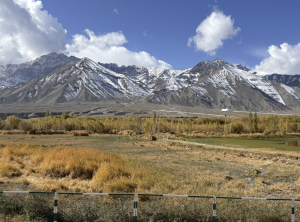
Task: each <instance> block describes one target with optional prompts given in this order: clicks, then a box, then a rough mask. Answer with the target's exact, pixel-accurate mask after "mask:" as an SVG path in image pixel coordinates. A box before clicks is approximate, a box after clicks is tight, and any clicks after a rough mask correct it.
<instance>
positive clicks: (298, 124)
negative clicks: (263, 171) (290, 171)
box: [0, 113, 300, 136]
mask: <svg viewBox="0 0 300 222" xmlns="http://www.w3.org/2000/svg"><path fill="white" fill-rule="evenodd" d="M225 122H226V124H225ZM16 129H19V130H21V131H23V132H29V133H32V134H33V133H55V132H56V133H63V132H66V131H69V132H70V131H77V132H80V131H82V132H89V133H111V134H117V133H119V132H121V131H124V130H127V131H126V132H127V134H128V133H129V132H131V135H133V134H141V133H157V132H160V133H166V132H176V133H187V134H191V133H196V134H197V133H198V134H205V135H217V136H220V135H223V134H229V133H232V134H252V133H261V134H264V135H269V134H281V135H284V134H286V133H300V117H299V116H261V117H259V116H257V115H256V113H255V114H254V115H252V113H250V114H249V116H245V117H235V118H226V120H225V118H224V117H219V118H216V117H210V118H179V119H175V118H170V117H168V118H156V114H155V113H154V116H153V118H138V117H128V118H116V117H102V118H93V117H88V116H87V117H75V116H73V115H72V114H67V113H64V114H62V115H61V116H49V115H47V116H46V117H45V118H43V119H41V118H36V119H30V120H28V121H23V120H21V119H19V118H17V117H15V116H10V117H8V118H7V119H6V120H5V121H2V120H0V130H5V131H6V133H7V134H9V131H10V130H16ZM132 132H133V134H132ZM19 133H21V132H19Z"/></svg>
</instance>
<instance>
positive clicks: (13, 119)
mask: <svg viewBox="0 0 300 222" xmlns="http://www.w3.org/2000/svg"><path fill="white" fill-rule="evenodd" d="M5 121H6V122H7V123H8V124H9V125H10V126H11V127H12V128H13V129H18V126H19V123H20V122H21V121H22V120H21V119H20V118H18V117H15V116H9V117H7V118H6V120H5Z"/></svg>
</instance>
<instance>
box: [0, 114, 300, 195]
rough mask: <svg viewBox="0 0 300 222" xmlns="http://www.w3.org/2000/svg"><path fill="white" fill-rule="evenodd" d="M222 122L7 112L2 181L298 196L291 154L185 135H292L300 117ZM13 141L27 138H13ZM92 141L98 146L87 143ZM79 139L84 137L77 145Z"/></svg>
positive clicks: (0, 151)
mask: <svg viewBox="0 0 300 222" xmlns="http://www.w3.org/2000/svg"><path fill="white" fill-rule="evenodd" d="M226 122H227V124H226V125H225V119H224V118H189V119H185V118H182V119H172V118H159V119H157V118H156V117H155V116H154V117H153V118H135V117H130V118H125V119H121V118H115V117H107V118H91V117H74V116H72V115H71V114H70V115H69V114H66V113H64V114H63V115H61V116H46V118H44V119H39V118H37V119H30V120H28V121H23V120H20V119H18V118H16V117H14V116H11V117H8V118H7V119H6V120H5V121H0V128H2V129H3V130H2V135H1V137H2V139H4V138H5V139H4V140H5V141H4V142H2V144H1V148H0V158H1V165H0V177H1V178H0V180H1V181H4V182H5V181H10V182H12V183H19V184H24V185H28V184H29V185H30V187H31V189H38V190H48V191H54V190H60V191H73V192H74V191H75V192H79V191H83V192H139V193H177V194H193V195H221V196H226V195H227V196H260V197H267V196H276V197H295V196H297V192H298V191H299V189H300V182H299V181H300V179H299V178H300V175H299V173H298V172H300V171H299V170H300V167H299V165H300V163H299V162H298V159H299V157H300V155H298V153H297V152H294V153H289V154H287V153H286V152H284V151H282V152H270V151H262V150H260V149H244V148H243V147H239V148H230V147H228V146H227V147H221V146H219V147H217V146H215V145H206V144H201V145H199V143H197V142H194V143H191V142H188V141H184V140H190V141H192V140H193V139H192V138H198V137H201V138H209V137H224V129H225V132H226V133H227V134H228V133H231V138H233V137H236V136H239V137H240V136H245V135H251V136H255V135H256V136H260V137H264V136H265V137H267V136H269V134H278V135H279V134H280V135H284V134H286V133H294V134H295V133H299V131H300V123H299V122H300V117H298V116H286V117H282V116H281V117H277V116H272V117H257V116H256V115H252V114H251V115H249V116H248V117H238V118H227V120H226ZM27 133H28V134H36V135H28V134H27ZM99 133H100V134H99ZM104 133H110V134H116V135H113V136H112V135H111V136H108V135H106V134H104ZM153 133H155V136H154V135H151V134H153ZM43 134H50V135H43ZM60 134H62V135H61V137H59V136H60ZM101 134H102V135H103V136H101ZM41 135H42V136H41ZM72 135H73V136H74V137H73V139H70V138H72ZM88 135H89V136H88ZM82 136H83V137H82ZM86 136H88V137H86ZM187 136H188V137H187ZM54 137H55V139H54ZM108 137H112V138H113V140H110V143H109V145H107V144H108V143H103V144H101V142H99V141H101V140H102V139H103V140H106V139H107V138H108ZM42 138H43V139H42ZM52 138H53V139H52ZM57 138H58V139H57ZM19 139H20V140H21V139H22V140H24V139H26V142H25V141H24V142H23V141H22V142H23V143H17V141H18V140H19ZM170 139H177V140H178V139H181V140H182V141H177V142H176V141H172V142H170ZM48 140H49V141H48ZM96 140H97V141H98V142H97V145H95V144H94V142H93V143H91V142H89V141H96ZM128 140H129V141H128ZM156 140H157V141H156ZM28 141H30V143H29V142H28ZM79 141H85V143H83V144H80V146H79V145H78V143H79ZM50 142H51V143H50ZM294 143H295V144H296V142H293V143H292V142H286V144H287V145H289V144H294ZM105 144H106V145H105ZM297 145H298V142H297ZM78 147H80V149H77V148H78ZM82 147H88V148H82ZM74 148H76V149H74ZM99 149H100V150H99Z"/></svg>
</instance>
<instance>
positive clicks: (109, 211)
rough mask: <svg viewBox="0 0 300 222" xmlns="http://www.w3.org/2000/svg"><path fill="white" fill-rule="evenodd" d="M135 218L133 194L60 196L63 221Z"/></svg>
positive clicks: (61, 219) (60, 216) (60, 217)
mask: <svg viewBox="0 0 300 222" xmlns="http://www.w3.org/2000/svg"><path fill="white" fill-rule="evenodd" d="M132 218H133V196H132V195H131V196H127V195H126V196H125V195H113V196H98V195H95V196H94V195H68V194H63V195H59V197H58V220H57V221H63V222H77V221H78V222H90V221H95V222H98V221H107V222H110V221H114V222H118V221H119V222H123V221H124V222H127V221H132Z"/></svg>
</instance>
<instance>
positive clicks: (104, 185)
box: [0, 144, 155, 192]
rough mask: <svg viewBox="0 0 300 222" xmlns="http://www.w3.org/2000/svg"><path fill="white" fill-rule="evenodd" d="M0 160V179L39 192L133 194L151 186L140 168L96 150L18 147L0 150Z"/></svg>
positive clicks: (151, 178) (150, 178) (151, 181)
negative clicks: (30, 186) (83, 191)
mask: <svg viewBox="0 0 300 222" xmlns="http://www.w3.org/2000/svg"><path fill="white" fill-rule="evenodd" d="M0 160H1V163H2V164H1V165H0V176H1V177H9V178H15V182H17V183H20V184H23V185H29V184H30V185H32V186H35V187H36V188H37V189H41V190H50V191H57V190H62V191H68V190H72V191H77V192H78V191H82V190H85V191H87V190H88V191H89V192H91V191H94V192H104V191H105V192H134V191H136V189H139V190H144V191H145V190H147V189H150V188H151V186H153V185H154V183H155V182H154V181H155V176H154V174H152V173H150V172H149V171H148V170H146V169H145V168H144V167H142V166H140V165H137V164H135V163H134V162H132V161H129V160H128V159H126V158H124V157H122V156H120V155H117V154H114V153H110V152H103V151H100V150H96V149H88V148H86V149H71V148H66V147H57V148H54V149H46V148H43V147H38V146H34V145H30V144H18V145H16V146H5V147H3V148H0ZM21 175H23V177H21Z"/></svg>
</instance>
